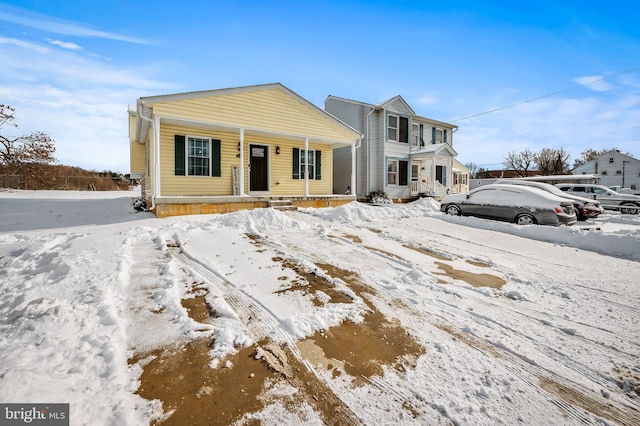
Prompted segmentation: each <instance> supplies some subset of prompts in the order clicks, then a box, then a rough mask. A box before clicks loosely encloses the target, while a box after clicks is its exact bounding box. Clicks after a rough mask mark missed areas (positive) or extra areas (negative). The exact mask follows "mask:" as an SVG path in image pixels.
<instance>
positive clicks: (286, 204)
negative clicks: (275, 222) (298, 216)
mask: <svg viewBox="0 0 640 426" xmlns="http://www.w3.org/2000/svg"><path fill="white" fill-rule="evenodd" d="M267 205H268V206H269V207H271V208H273V209H276V210H298V208H297V207H296V206H294V205H293V203H292V202H291V200H270V201H269V202H268V204H267Z"/></svg>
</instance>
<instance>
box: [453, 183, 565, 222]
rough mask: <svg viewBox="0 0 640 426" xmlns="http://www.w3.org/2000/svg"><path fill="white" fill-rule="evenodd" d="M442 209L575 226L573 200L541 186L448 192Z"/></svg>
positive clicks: (488, 187) (481, 215) (506, 186)
mask: <svg viewBox="0 0 640 426" xmlns="http://www.w3.org/2000/svg"><path fill="white" fill-rule="evenodd" d="M440 210H441V211H442V212H444V213H447V214H450V215H455V216H457V215H464V216H478V217H483V218H487V219H494V220H502V221H506V222H514V223H517V224H518V225H533V224H539V225H552V226H559V225H573V224H574V223H576V221H577V218H576V213H575V211H574V208H573V202H572V201H571V200H568V199H566V198H561V197H558V196H556V195H553V194H550V193H548V192H545V191H543V190H541V189H537V188H530V187H526V186H515V185H500V184H492V185H484V186H481V187H479V188H476V189H473V190H471V191H469V192H468V193H466V194H455V195H447V196H445V197H444V198H443V199H442V202H441V203H440Z"/></svg>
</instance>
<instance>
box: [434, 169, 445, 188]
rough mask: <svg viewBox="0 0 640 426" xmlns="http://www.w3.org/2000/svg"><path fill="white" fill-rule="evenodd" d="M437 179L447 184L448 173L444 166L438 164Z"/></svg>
mask: <svg viewBox="0 0 640 426" xmlns="http://www.w3.org/2000/svg"><path fill="white" fill-rule="evenodd" d="M436 180H437V181H438V182H440V183H441V184H443V185H446V184H447V182H446V180H447V175H446V174H445V167H444V166H436Z"/></svg>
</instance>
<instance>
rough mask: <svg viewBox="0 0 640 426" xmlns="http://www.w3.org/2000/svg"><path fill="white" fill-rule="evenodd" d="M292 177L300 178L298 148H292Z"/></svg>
mask: <svg viewBox="0 0 640 426" xmlns="http://www.w3.org/2000/svg"><path fill="white" fill-rule="evenodd" d="M293 178H294V179H300V150H299V149H298V148H293Z"/></svg>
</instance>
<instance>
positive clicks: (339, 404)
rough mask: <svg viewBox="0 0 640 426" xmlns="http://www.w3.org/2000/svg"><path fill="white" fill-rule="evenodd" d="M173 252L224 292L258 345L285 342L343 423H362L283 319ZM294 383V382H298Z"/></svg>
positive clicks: (215, 274) (193, 260)
mask: <svg viewBox="0 0 640 426" xmlns="http://www.w3.org/2000/svg"><path fill="white" fill-rule="evenodd" d="M170 253H171V255H172V257H173V258H174V259H176V260H178V261H179V262H180V263H181V264H182V265H183V266H184V267H185V268H187V269H188V270H189V271H191V272H193V273H195V274H197V275H199V276H200V277H201V278H203V279H204V280H206V281H207V282H209V283H210V284H211V285H213V286H214V287H216V288H217V289H218V290H219V291H220V292H221V293H222V297H223V298H224V300H225V301H226V302H227V304H228V305H229V306H230V307H231V308H232V309H233V311H234V312H235V313H236V314H237V315H238V317H239V319H240V320H241V322H242V324H243V325H244V326H245V327H246V328H247V330H248V331H249V332H250V333H251V335H252V337H253V338H254V340H255V341H256V342H257V341H260V340H262V339H264V338H269V339H271V340H273V341H275V342H278V343H285V344H286V346H287V349H288V350H289V352H291V354H292V355H293V356H294V357H295V359H296V360H297V361H298V362H300V363H301V364H302V365H303V366H304V367H306V369H307V370H308V371H309V372H310V373H311V375H312V376H313V377H314V378H315V380H316V381H317V383H318V384H319V385H320V390H319V392H322V394H321V395H320V396H319V397H320V398H321V399H323V400H324V401H330V402H331V404H332V405H333V406H334V407H336V408H335V412H334V413H335V414H336V415H338V414H339V415H340V420H341V421H344V422H346V423H345V424H351V425H359V424H361V422H360V420H359V419H358V417H357V415H356V414H355V413H354V412H353V411H352V410H351V409H350V408H349V407H348V406H347V405H346V404H345V403H344V402H343V401H342V400H341V399H340V398H339V397H338V396H337V395H336V394H335V393H333V391H332V390H331V389H330V388H329V387H328V386H327V385H326V384H325V383H324V381H323V380H322V379H321V378H320V376H319V375H318V373H317V372H316V370H315V369H314V368H313V366H312V365H311V363H309V362H308V361H307V360H306V359H304V357H303V356H302V354H301V353H300V350H299V349H298V346H297V345H296V339H295V338H294V337H293V336H292V335H291V334H290V333H288V332H286V331H285V330H284V329H283V325H282V324H281V322H280V320H279V319H278V318H277V317H276V316H275V314H274V313H273V312H271V311H270V310H269V308H267V307H266V306H264V305H263V304H262V303H261V302H260V301H258V300H256V299H254V298H253V297H251V296H250V295H249V294H247V293H246V292H245V291H243V290H242V289H240V288H238V287H236V286H235V285H233V283H232V282H231V281H229V280H228V279H226V278H225V277H224V276H222V275H221V274H220V273H219V272H217V271H216V270H215V269H214V268H212V267H211V266H209V265H207V264H205V263H204V262H202V261H200V260H199V259H197V258H196V257H194V256H192V255H190V254H189V253H188V252H186V251H185V250H184V248H183V247H182V246H181V245H180V244H177V245H176V246H175V247H173V246H171V247H170ZM293 383H295V379H294V380H293ZM317 398H318V396H316V395H314V399H317Z"/></svg>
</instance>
